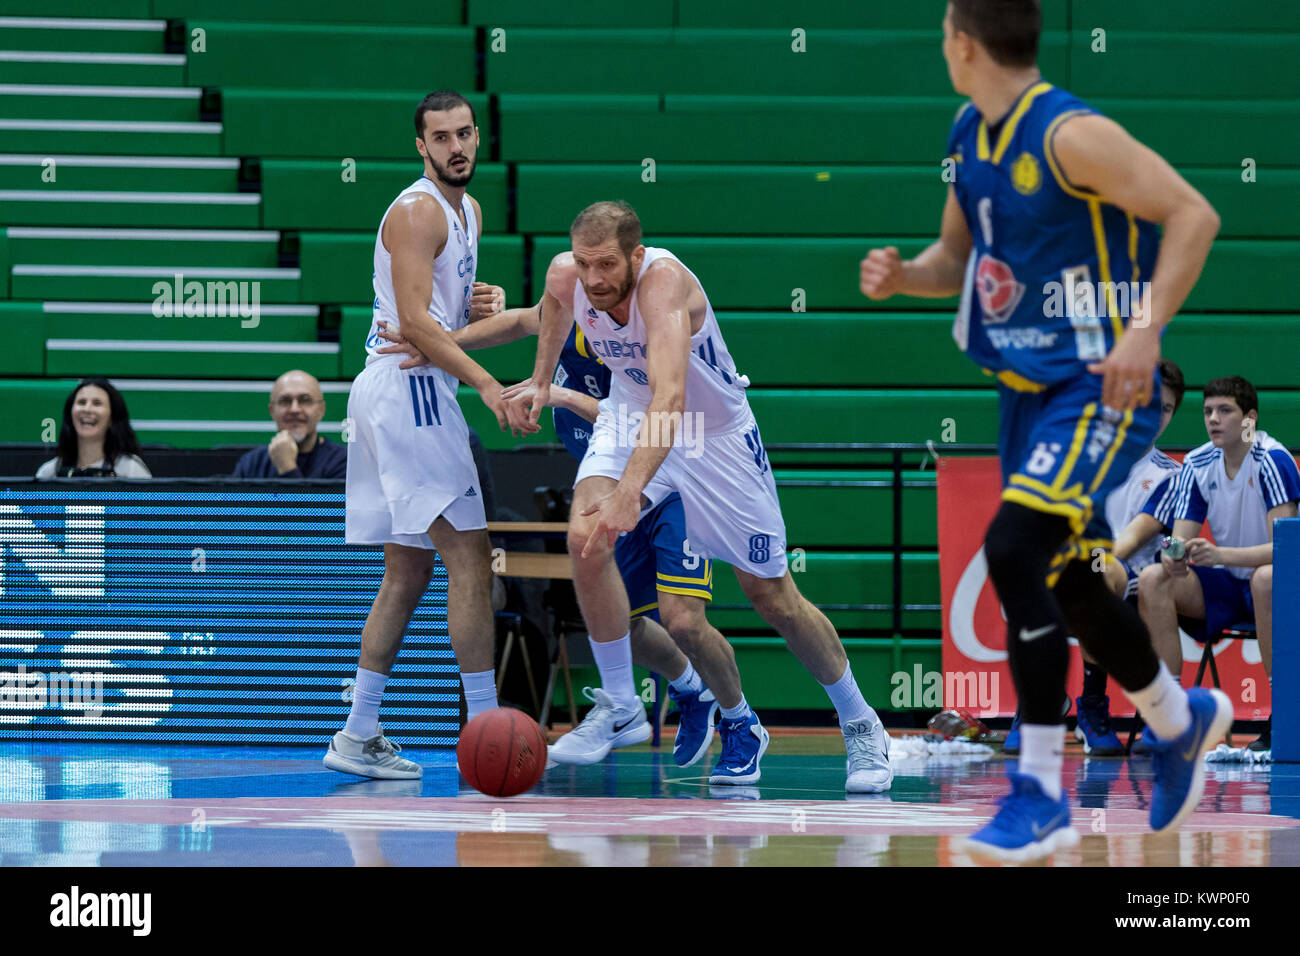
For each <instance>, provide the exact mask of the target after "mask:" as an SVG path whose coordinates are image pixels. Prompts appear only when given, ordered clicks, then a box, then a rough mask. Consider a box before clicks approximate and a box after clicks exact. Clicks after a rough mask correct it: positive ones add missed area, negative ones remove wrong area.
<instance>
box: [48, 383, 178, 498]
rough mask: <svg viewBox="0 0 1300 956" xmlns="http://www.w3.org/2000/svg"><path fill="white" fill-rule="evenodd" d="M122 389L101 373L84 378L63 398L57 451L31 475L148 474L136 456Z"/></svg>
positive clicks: (137, 445)
mask: <svg viewBox="0 0 1300 956" xmlns="http://www.w3.org/2000/svg"><path fill="white" fill-rule="evenodd" d="M139 452H140V442H139V441H138V440H136V437H135V431H134V429H132V428H131V419H130V416H129V415H128V414H127V411H126V401H125V400H124V399H123V398H122V393H121V392H119V391H118V390H117V389H116V388H114V387H113V386H112V385H111V384H109V382H108V380H107V379H103V378H88V379H85V380H84V381H82V382H81V384H79V385H78V386H77V387H76V388H74V389H73V390H72V394H71V395H69V396H68V400H67V401H66V402H64V403H63V425H62V427H60V429H59V453H58V455H57V456H56V457H54V458H51V459H50V460H49V461H47V462H46V463H45V464H43V465H41V467H40V468H38V469H37V470H36V477H37V478H100V477H107V478H112V477H118V478H152V477H153V475H152V474H151V473H150V471H149V469H148V467H147V466H146V465H145V463H144V462H143V461H141V460H140V455H139Z"/></svg>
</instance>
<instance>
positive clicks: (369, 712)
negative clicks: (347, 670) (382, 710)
mask: <svg viewBox="0 0 1300 956" xmlns="http://www.w3.org/2000/svg"><path fill="white" fill-rule="evenodd" d="M387 684H388V675H387V674H380V673H377V672H375V671H368V670H366V669H365V668H364V667H358V668H357V682H356V684H355V685H354V686H353V688H352V710H351V711H349V713H348V722H347V723H346V724H344V725H343V729H344V730H345V731H347V732H348V733H350V734H351V735H352V736H354V737H360V738H361V739H362V740H369V739H370V738H371V737H373V736H374V735H375V734H377V733H379V702H380V701H382V700H383V699H384V687H385V686H386V685H387Z"/></svg>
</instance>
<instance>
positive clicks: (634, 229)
mask: <svg viewBox="0 0 1300 956" xmlns="http://www.w3.org/2000/svg"><path fill="white" fill-rule="evenodd" d="M569 238H570V239H571V240H572V239H581V240H582V241H583V242H584V243H589V244H591V245H593V246H595V245H600V244H601V243H602V242H608V241H609V240H610V239H617V240H618V247H619V249H621V250H622V252H623V255H624V256H625V257H627V258H629V259H630V258H631V257H632V250H633V249H635V248H636V247H637V246H639V245H641V220H640V219H639V218H638V217H637V214H636V210H635V209H633V208H632V207H631V206H629V205H628V204H627V203H625V202H623V200H621V199H616V200H612V201H610V200H606V201H604V202H596V203H592V204H591V205H590V206H588V207H587V208H586V209H584V210H583V211H582V212H580V213H578V216H577V218H576V219H574V220H573V225H572V226H570V227H569Z"/></svg>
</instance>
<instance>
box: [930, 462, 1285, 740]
mask: <svg viewBox="0 0 1300 956" xmlns="http://www.w3.org/2000/svg"><path fill="white" fill-rule="evenodd" d="M1173 457H1175V458H1181V457H1182V456H1181V455H1175V456H1173ZM1001 495H1002V476H1001V473H1000V471H999V468H998V460H997V459H996V458H953V457H945V458H940V459H939V461H938V498H939V585H940V590H941V591H942V595H943V670H944V695H943V700H944V706H945V707H964V708H965V709H967V710H970V711H971V712H972V713H975V714H976V715H977V716H985V717H993V716H1006V717H1009V716H1011V715H1012V714H1014V713H1015V710H1016V690H1015V685H1014V683H1013V682H1012V680H1011V670H1010V668H1009V667H1008V666H1007V650H1006V647H1007V624H1006V619H1005V618H1004V617H1003V616H1002V605H1001V603H1000V602H999V601H998V598H997V594H995V593H994V591H993V582H991V581H990V580H989V576H988V565H987V564H986V563H985V561H984V533H985V532H986V531H987V530H988V526H989V523H990V522H991V521H992V520H993V516H994V514H996V512H997V510H998V505H999V504H1001ZM1205 535H1206V537H1208V536H1209V534H1208V529H1206V532H1205ZM1214 656H1215V662H1216V663H1217V664H1218V668H1219V680H1220V681H1221V682H1222V685H1223V690H1224V691H1225V692H1226V693H1227V695H1228V696H1229V697H1230V698H1231V699H1232V701H1233V705H1234V707H1235V710H1236V717H1237V719H1239V720H1262V719H1263V718H1264V717H1267V716H1268V715H1269V714H1270V713H1271V712H1272V703H1271V696H1270V694H1269V686H1268V678H1267V677H1266V676H1265V675H1264V666H1263V664H1261V663H1260V656H1259V643H1258V642H1257V641H1255V640H1246V641H1240V640H1225V641H1220V642H1219V643H1218V644H1217V645H1216V646H1215V649H1214ZM1200 660H1201V645H1200V644H1197V643H1196V642H1195V641H1193V640H1192V639H1191V638H1190V637H1188V636H1187V635H1186V634H1184V635H1183V674H1182V683H1183V686H1184V687H1191V686H1192V683H1193V682H1194V681H1195V679H1196V668H1197V665H1198V664H1199V663H1200ZM1204 683H1205V684H1207V685H1208V684H1209V683H1210V675H1209V673H1208V670H1207V673H1206V675H1205V678H1204ZM1066 686H1067V688H1068V689H1069V692H1070V696H1071V698H1074V697H1078V696H1079V693H1080V690H1081V688H1082V686H1083V661H1082V658H1081V657H1080V656H1079V647H1078V644H1077V643H1076V642H1075V640H1074V638H1070V673H1069V679H1068V681H1067V684H1066ZM972 691H975V693H972ZM1109 693H1110V709H1111V713H1112V714H1115V715H1117V716H1129V715H1131V714H1132V713H1133V706H1132V704H1130V703H1129V701H1128V698H1127V697H1125V696H1124V692H1123V690H1122V689H1121V688H1120V687H1119V685H1117V684H1116V683H1115V682H1114V680H1112V681H1111V682H1110V688H1109ZM1072 706H1073V705H1072Z"/></svg>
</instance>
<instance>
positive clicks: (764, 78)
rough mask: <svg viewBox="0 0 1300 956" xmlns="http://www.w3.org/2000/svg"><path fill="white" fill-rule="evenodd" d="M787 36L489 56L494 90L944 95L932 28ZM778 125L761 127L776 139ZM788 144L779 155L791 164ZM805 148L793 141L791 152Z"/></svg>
mask: <svg viewBox="0 0 1300 956" xmlns="http://www.w3.org/2000/svg"><path fill="white" fill-rule="evenodd" d="M797 45H798V41H796V40H793V39H792V38H791V35H790V31H789V30H788V29H784V30H781V29H777V30H741V29H734V28H731V29H703V30H693V29H692V30H686V29H678V30H654V29H639V30H637V29H609V28H595V29H594V28H586V29H579V30H555V29H530V28H527V27H520V28H517V29H513V30H511V31H510V32H509V34H508V41H507V46H506V49H505V51H504V52H491V51H490V50H489V52H488V53H487V88H488V91H489V92H492V93H527V92H530V91H533V90H536V89H537V77H538V76H539V75H545V76H546V85H547V87H548V89H550V90H551V91H552V92H555V93H583V92H587V91H597V90H600V91H604V90H621V91H625V92H627V93H656V94H658V93H730V92H733V91H735V90H737V89H743V90H745V91H746V92H748V93H754V94H766V95H769V96H777V95H782V96H788V95H793V96H944V95H946V94H948V93H949V92H951V89H952V87H951V83H950V82H949V80H948V75H947V73H946V72H945V71H944V70H940V69H936V70H918V69H916V63H917V62H918V60H920V59H921V58H925V57H930V56H933V55H934V54H935V52H936V50H935V46H936V44H935V31H934V29H933V28H931V29H927V30H844V29H830V28H826V29H823V28H811V29H809V30H808V31H807V36H806V40H805V48H804V49H803V50H798V49H797ZM1067 45H1068V37H1067V35H1066V34H1065V33H1061V32H1051V33H1048V34H1046V35H1045V36H1044V37H1043V40H1042V45H1041V51H1040V52H1041V61H1042V65H1043V70H1044V72H1045V73H1046V74H1048V75H1063V74H1064V72H1065V69H1066V54H1067ZM778 129H779V127H772V128H769V135H773V136H775V138H778V139H781V138H783V137H781V136H779V135H777V130H778ZM790 147H791V143H790V142H789V141H787V142H786V143H785V144H784V148H785V149H786V150H787V153H786V158H789V150H790ZM805 148H806V144H805V143H804V142H803V140H802V137H801V138H800V141H799V145H798V151H799V152H800V153H802V152H804V151H805Z"/></svg>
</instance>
